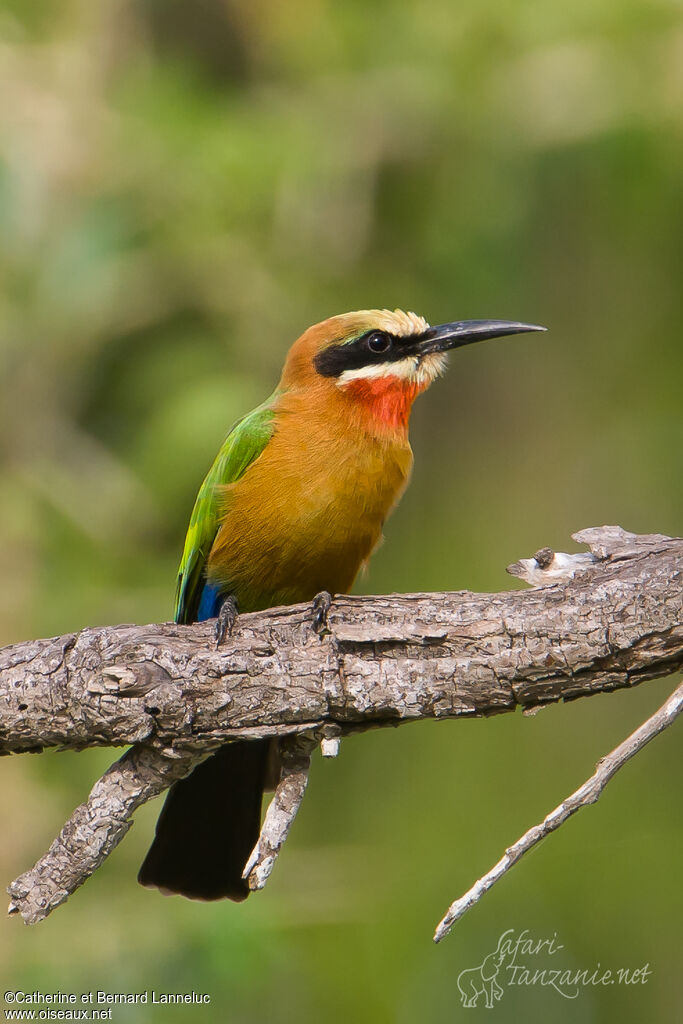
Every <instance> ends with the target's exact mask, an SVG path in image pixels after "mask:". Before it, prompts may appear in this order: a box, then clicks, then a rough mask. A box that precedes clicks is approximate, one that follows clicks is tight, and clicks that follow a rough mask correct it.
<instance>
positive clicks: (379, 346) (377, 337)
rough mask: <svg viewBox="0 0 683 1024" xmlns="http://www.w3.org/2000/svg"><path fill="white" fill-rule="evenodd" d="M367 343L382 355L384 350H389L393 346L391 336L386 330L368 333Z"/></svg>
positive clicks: (372, 350)
mask: <svg viewBox="0 0 683 1024" xmlns="http://www.w3.org/2000/svg"><path fill="white" fill-rule="evenodd" d="M365 344H366V345H367V346H368V348H369V349H370V351H371V352H373V353H374V354H375V355H381V354H382V353H383V352H388V351H389V349H390V348H391V338H390V337H389V335H388V334H385V333H384V331H373V332H372V333H371V334H368V336H367V338H366V339H365Z"/></svg>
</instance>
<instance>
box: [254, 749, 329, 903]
mask: <svg viewBox="0 0 683 1024" xmlns="http://www.w3.org/2000/svg"><path fill="white" fill-rule="evenodd" d="M317 745H318V741H317V739H311V738H310V737H309V736H291V737H287V738H285V739H284V740H281V741H280V761H281V765H282V767H281V772H280V781H279V782H278V784H277V787H276V789H275V792H274V793H273V799H272V800H271V801H270V804H269V806H268V810H267V811H266V816H265V818H264V821H263V825H262V826H261V835H260V836H259V839H258V842H257V844H256V846H255V847H254V849H253V850H252V853H251V856H250V857H249V860H248V861H247V863H246V866H245V868H244V871H243V872H242V878H246V879H248V881H249V888H250V889H251V890H252V891H256V890H258V889H263V887H264V885H265V884H266V882H267V881H268V878H269V876H270V873H271V871H272V870H273V867H274V866H275V861H276V860H277V855H278V853H279V852H280V850H281V849H282V846H283V844H284V842H285V840H286V838H287V836H288V835H289V830H290V827H291V825H292V822H293V821H294V819H295V818H296V816H297V813H298V810H299V808H300V807H301V801H302V800H303V798H304V793H305V792H306V786H307V785H308V772H309V768H310V766H311V754H312V752H313V750H314V749H315V748H316V746H317Z"/></svg>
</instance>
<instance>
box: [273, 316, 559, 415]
mask: <svg viewBox="0 0 683 1024" xmlns="http://www.w3.org/2000/svg"><path fill="white" fill-rule="evenodd" d="M544 330H545V327H540V326H538V325H536V324H525V323H518V322H516V321H511V320H457V321H454V322H452V323H447V324H441V325H440V326H438V327H430V325H429V324H428V323H427V321H426V320H424V319H423V318H422V317H421V316H417V315H416V314H415V313H404V312H403V311H402V310H400V309H396V310H393V312H392V311H391V310H388V309H364V310H360V311H358V312H355V313H343V314H342V315H341V316H333V317H330V319H329V320H323V321H322V323H319V324H315V326H313V327H310V328H309V329H308V330H307V331H306V332H305V333H304V334H302V335H301V337H300V338H299V339H298V341H296V342H295V343H294V345H293V346H292V348H291V349H290V351H289V355H288V356H287V361H286V363H285V367H284V371H283V375H282V385H283V387H285V388H292V387H293V388H297V387H311V386H314V387H315V388H316V390H319V389H323V390H325V391H327V392H328V394H331V393H334V394H335V396H338V397H342V396H343V397H344V398H345V399H347V401H348V402H350V403H351V407H355V408H357V409H359V410H361V411H362V412H363V413H364V414H367V415H368V416H369V417H370V419H371V421H372V422H374V423H375V425H376V426H378V427H380V428H382V427H383V428H385V429H389V430H405V428H406V427H407V423H408V417H409V415H410V408H411V406H412V403H413V401H414V399H415V398H416V396H417V395H418V394H420V392H421V391H424V390H425V388H427V387H429V385H430V384H431V382H432V381H433V380H435V379H436V377H438V376H439V375H440V374H441V373H443V371H444V369H445V367H446V353H447V352H448V351H449V350H450V349H453V348H460V347H461V346H463V345H470V344H472V343H473V342H475V341H483V340H484V339H485V338H498V337H503V336H505V335H509V334H522V333H525V332H527V331H544Z"/></svg>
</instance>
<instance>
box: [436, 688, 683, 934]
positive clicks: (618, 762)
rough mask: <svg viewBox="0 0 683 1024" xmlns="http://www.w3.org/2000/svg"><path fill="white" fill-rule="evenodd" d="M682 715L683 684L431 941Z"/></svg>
mask: <svg viewBox="0 0 683 1024" xmlns="http://www.w3.org/2000/svg"><path fill="white" fill-rule="evenodd" d="M682 711H683V683H681V685H680V686H679V687H678V688H677V689H676V690H674V692H673V693H672V694H671V696H670V697H669V699H668V700H667V701H666V703H665V704H663V705H662V706H661V708H660V709H659V710H658V711H656V712H655V713H654V715H652V717H651V718H648V720H647V721H646V722H643V724H642V725H641V726H639V727H638V728H637V729H636V731H635V732H633V733H631V735H630V736H629V737H628V738H627V739H625V740H624V742H623V743H620V744H619V746H618V747H616V748H615V749H614V750H613V751H612V752H611V753H610V754H607V756H606V757H603V758H602V760H601V761H599V762H598V764H597V766H596V769H595V772H594V774H593V775H591V777H590V779H588V780H587V781H586V782H584V784H583V785H582V786H580V787H579V789H577V790H576V791H575V792H574V793H572V794H571V796H568V797H567V798H566V799H565V800H563V801H562V803H561V804H559V806H558V807H556V808H555V809H554V810H552V811H551V812H550V814H548V815H546V817H545V818H544V819H543V821H542V822H541V823H540V825H534V826H533V827H532V828H530V829H529V830H528V832H525V833H524V835H523V836H522V837H521V838H520V839H518V840H517V842H516V843H514V845H513V846H510V847H509V848H508V849H507V850H506V851H505V855H504V856H503V857H501V859H500V860H499V861H498V863H497V864H496V865H495V866H494V867H492V868H491V870H490V871H488V872H487V873H486V874H485V875H483V877H482V878H480V879H479V880H478V881H477V882H475V883H474V885H473V886H472V888H471V889H468V890H467V892H466V893H465V895H464V896H461V897H460V899H459V900H456V901H455V903H452V904H451V905H450V907H449V908H448V912H447V914H446V916H445V917H444V918H443V920H442V921H441V922H440V923H439V925H438V927H437V929H436V931H435V933H434V941H435V942H440V941H441V939H443V938H444V937H445V936H446V935H448V933H449V932H450V930H451V928H452V927H453V925H454V924H455V922H456V921H457V920H458V919H459V918H461V917H462V916H463V914H464V913H465V912H466V911H468V910H469V909H470V907H473V906H474V905H475V903H478V902H479V900H480V899H481V898H482V896H483V895H484V893H485V892H488V890H489V889H490V888H491V886H492V885H494V884H495V883H496V882H497V881H498V880H499V879H500V878H502V877H503V875H504V874H505V873H506V872H507V871H509V870H510V868H511V867H512V866H513V864H516V863H517V861H518V860H520V858H521V857H523V856H524V854H525V853H528V852H529V850H531V849H533V847H534V846H536V844H537V843H540V841H541V840H542V839H545V837H546V836H547V835H550V833H551V832H554V831H555V829H557V828H559V827H560V825H562V824H564V822H565V821H566V820H567V818H570V817H571V816H572V814H576V812H577V811H578V810H579V809H580V808H581V807H586V806H587V805H588V804H594V803H595V802H596V800H597V799H598V797H599V796H600V794H601V793H602V791H603V789H604V788H605V786H606V785H607V783H608V782H609V781H610V779H611V778H612V777H613V776H614V775H616V773H617V772H618V771H619V769H620V768H622V767H623V766H624V765H625V764H626V762H627V761H629V760H630V759H631V758H632V757H633V755H634V754H637V753H638V751H639V750H642V749H643V747H644V746H645V744H646V743H649V742H650V740H652V739H654V737H655V736H658V735H659V733H660V732H663V731H664V729H666V728H668V726H670V725H671V723H672V722H673V721H674V719H675V718H677V717H678V715H680V714H681V712H682Z"/></svg>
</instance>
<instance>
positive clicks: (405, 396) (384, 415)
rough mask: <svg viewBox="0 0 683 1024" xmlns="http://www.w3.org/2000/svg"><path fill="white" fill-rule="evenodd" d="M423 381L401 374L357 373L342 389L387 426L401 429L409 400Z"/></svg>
mask: <svg viewBox="0 0 683 1024" xmlns="http://www.w3.org/2000/svg"><path fill="white" fill-rule="evenodd" d="M425 386H426V385H420V384H416V383H415V382H414V381H410V380H406V379H405V378H402V377H357V378H356V379H355V380H352V381H350V382H349V383H348V384H347V385H346V386H345V387H344V391H345V392H346V394H347V395H350V396H351V397H352V398H353V399H354V400H355V401H356V402H357V403H358V405H360V406H361V407H362V408H363V409H364V410H366V411H367V412H368V414H369V415H370V417H371V418H372V419H373V420H374V421H375V422H377V423H381V424H382V426H384V427H386V428H387V429H389V430H404V429H405V428H406V427H407V426H408V420H409V419H410V409H411V407H412V404H413V402H414V401H415V399H416V398H417V396H418V395H419V394H420V392H421V391H424V388H425Z"/></svg>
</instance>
